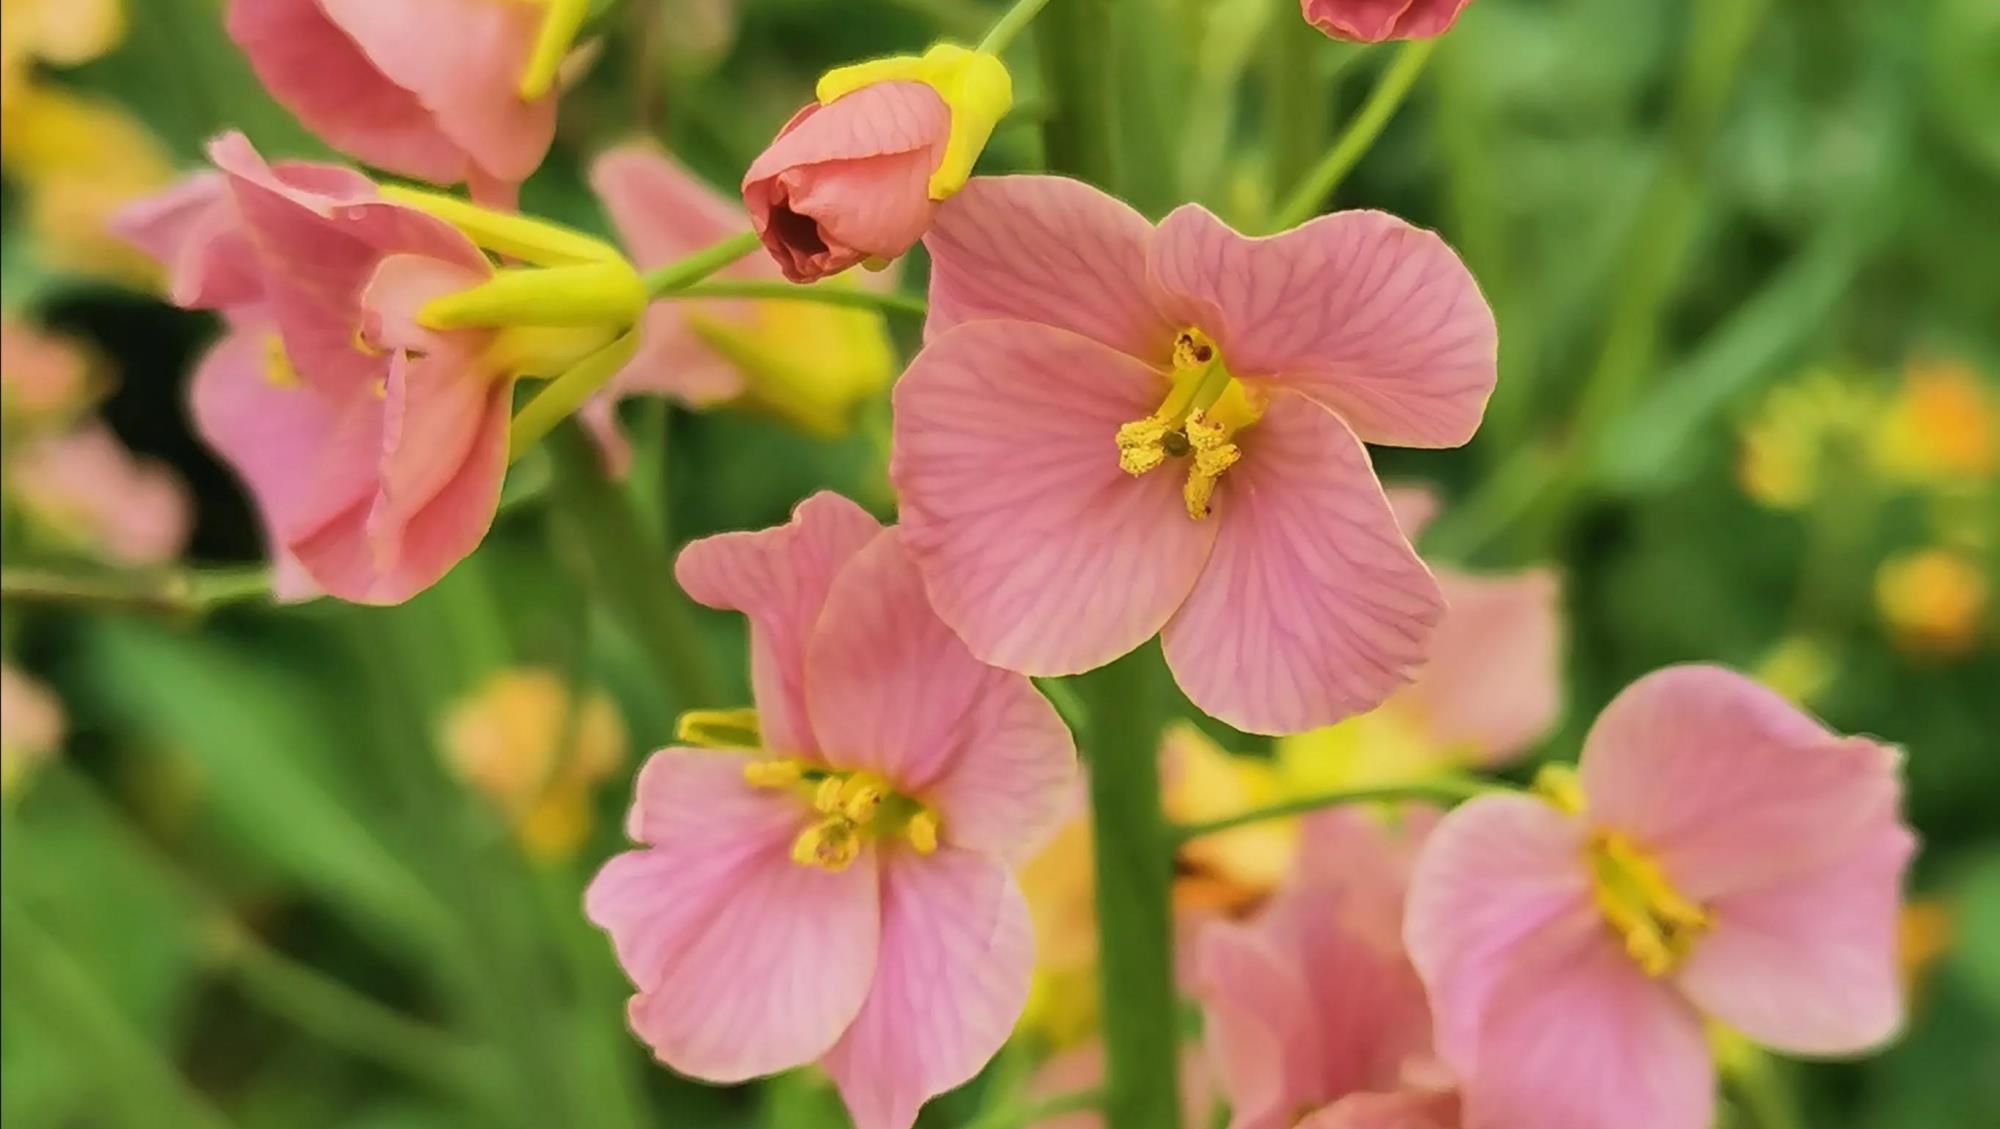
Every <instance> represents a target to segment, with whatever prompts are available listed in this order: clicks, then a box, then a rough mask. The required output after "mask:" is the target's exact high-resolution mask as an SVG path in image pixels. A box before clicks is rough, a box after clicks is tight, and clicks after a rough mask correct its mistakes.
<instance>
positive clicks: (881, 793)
mask: <svg viewBox="0 0 2000 1129" xmlns="http://www.w3.org/2000/svg"><path fill="white" fill-rule="evenodd" d="M888 794H889V791H888V789H887V788H885V787H883V786H882V785H881V784H879V783H877V782H876V781H874V780H872V779H870V778H868V777H866V776H859V775H856V776H850V777H848V778H847V780H846V782H845V783H843V784H842V785H841V787H840V814H841V815H844V816H846V817H847V818H848V820H849V821H851V822H853V823H855V824H857V825H858V824H864V823H867V822H868V821H869V820H871V819H874V818H875V812H876V809H878V808H880V807H881V806H882V801H883V800H884V799H885V798H887V796H888Z"/></svg>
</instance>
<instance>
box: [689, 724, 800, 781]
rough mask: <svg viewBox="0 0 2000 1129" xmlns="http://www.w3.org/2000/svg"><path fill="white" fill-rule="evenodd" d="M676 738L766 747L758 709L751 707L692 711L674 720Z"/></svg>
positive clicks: (706, 745) (708, 745) (704, 744)
mask: <svg viewBox="0 0 2000 1129" xmlns="http://www.w3.org/2000/svg"><path fill="white" fill-rule="evenodd" d="M674 740H676V741H678V742H680V743H681V744H683V745H694V746H696V747H698V748H703V749H760V748H762V747H763V746H764V738H763V734H762V733H761V732H760V731H759V730H758V728H757V711H756V710H755V709H753V708H752V707H750V706H739V707H737V708H735V709H728V710H689V711H687V712H686V713H684V714H682V715H681V716H680V719H679V720H678V721H676V722H675V723H674ZM766 763H772V764H779V763H784V762H780V761H771V762H766ZM792 763H794V764H796V763H797V762H792ZM794 779H797V778H796V777H794Z"/></svg>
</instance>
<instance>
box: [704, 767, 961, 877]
mask: <svg viewBox="0 0 2000 1129" xmlns="http://www.w3.org/2000/svg"><path fill="white" fill-rule="evenodd" d="M743 779H744V781H745V782H746V783H748V784H749V785H750V786H751V787H752V788H788V789H791V790H793V791H795V792H797V793H798V795H799V796H800V798H801V799H804V800H806V801H808V802H809V803H811V804H812V808H813V810H814V811H816V812H818V813H819V814H820V817H821V818H820V820H819V822H817V823H815V824H813V825H812V826H811V827H808V828H806V829H805V830H804V831H801V832H799V835H798V838H796V839H794V840H792V861H793V862H795V863H797V864H798V865H800V866H810V867H814V868H817V869H819V870H825V871H829V872H832V873H839V872H840V871H843V870H846V869H847V868H848V866H849V865H850V864H852V863H853V862H854V860H855V857H856V856H858V855H860V853H861V848H862V846H863V845H864V844H866V843H867V842H868V841H869V840H871V839H892V840H902V841H904V842H907V843H908V844H909V845H910V848H911V849H912V850H914V851H916V852H917V853H918V854H920V855H927V854H930V853H931V852H932V851H935V850H937V845H938V817H937V813H936V812H933V811H932V810H931V809H929V808H927V807H925V806H924V805H922V804H920V803H918V802H917V801H915V800H913V799H911V798H909V797H908V796H905V795H903V794H901V793H899V792H897V791H895V790H894V789H892V788H890V787H889V783H888V782H887V781H885V780H883V779H882V778H881V777H879V776H877V775H875V774H874V773H872V772H841V771H839V770H837V769H830V768H824V767H821V766H818V765H811V764H807V763H806V762H804V761H801V760H795V759H790V758H781V759H776V760H759V761H751V762H750V763H748V764H746V765H744V766H743Z"/></svg>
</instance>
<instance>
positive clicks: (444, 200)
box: [381, 184, 624, 267]
mask: <svg viewBox="0 0 2000 1129" xmlns="http://www.w3.org/2000/svg"><path fill="white" fill-rule="evenodd" d="M381 193H382V198H383V199H384V200H387V201H389V202H390V203H393V204H401V205H403V206H404V207H406V208H415V209H416V210H418V211H420V212H424V213H426V214H428V215H432V216H435V217H437V218H438V219H441V220H443V221H444V222H446V223H448V224H450V225H451V226H453V227H455V228H457V229H458V230H459V231H460V232H461V233H462V234H464V236H465V237H466V238H467V239H470V240H472V242H473V243H474V244H476V245H477V246H479V247H481V248H484V249H485V250H488V251H491V252H493V253H494V254H496V255H505V256H507V257H508V258H512V259H519V260H521V261H522V262H524V263H534V264H535V265H537V266H545V267H560V266H572V265H575V264H578V263H615V262H622V261H624V256H623V255H620V254H619V253H618V248H616V247H613V246H612V245H611V244H609V243H606V242H605V241H604V240H602V239H597V238H595V237H593V236H589V235H585V234H584V233H583V232H581V231H576V230H574V229H572V228H567V227H564V226H562V225H561V224H557V223H550V222H549V221H547V220H538V219H533V218H530V217H528V216H523V215H516V214H514V213H511V212H496V211H494V210H493V209H491V208H482V207H480V206H479V205H478V204H474V203H472V202H471V201H470V200H461V199H459V198H458V197H456V196H450V195H447V194H445V193H443V192H427V191H425V190H423V189H420V188H406V187H403V186H402V185H396V184H385V185H383V186H382V189H381Z"/></svg>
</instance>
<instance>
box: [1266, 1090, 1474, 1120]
mask: <svg viewBox="0 0 2000 1129" xmlns="http://www.w3.org/2000/svg"><path fill="white" fill-rule="evenodd" d="M1459 1124H1460V1122H1459V1103H1458V1095H1457V1094H1456V1093H1428V1092H1425V1091H1422V1090H1413V1091H1408V1092H1403V1093H1388V1094H1351V1095H1349V1096H1347V1097H1344V1098H1342V1099H1340V1100H1339V1101H1337V1102H1335V1103H1333V1104H1332V1105H1330V1106H1327V1107H1326V1108H1324V1109H1321V1110H1318V1111H1316V1112H1314V1113H1311V1114H1308V1115H1307V1116H1306V1117H1305V1118H1304V1119H1303V1120H1301V1121H1300V1122H1299V1123H1298V1127H1297V1129H1459Z"/></svg>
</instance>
